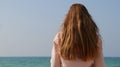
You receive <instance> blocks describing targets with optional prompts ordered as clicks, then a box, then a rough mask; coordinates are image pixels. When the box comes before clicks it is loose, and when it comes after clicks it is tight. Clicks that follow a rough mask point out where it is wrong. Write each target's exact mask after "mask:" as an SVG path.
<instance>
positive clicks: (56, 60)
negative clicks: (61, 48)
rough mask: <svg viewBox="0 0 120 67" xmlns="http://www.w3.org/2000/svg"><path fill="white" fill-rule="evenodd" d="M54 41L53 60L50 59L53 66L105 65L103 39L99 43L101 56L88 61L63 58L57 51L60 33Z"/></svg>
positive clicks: (102, 66)
mask: <svg viewBox="0 0 120 67" xmlns="http://www.w3.org/2000/svg"><path fill="white" fill-rule="evenodd" d="M53 42H54V44H53V48H52V54H51V60H50V62H51V67H105V64H104V58H103V53H102V43H101V40H100V41H99V43H98V45H99V47H100V48H101V49H100V51H99V56H98V57H97V58H96V59H95V60H91V61H87V62H85V61H82V60H80V59H77V60H75V61H70V60H65V59H63V58H62V57H60V56H59V54H58V53H57V48H58V47H57V46H58V34H57V35H56V36H55V38H54V40H53Z"/></svg>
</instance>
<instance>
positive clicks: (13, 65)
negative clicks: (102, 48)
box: [0, 57, 120, 67]
mask: <svg viewBox="0 0 120 67" xmlns="http://www.w3.org/2000/svg"><path fill="white" fill-rule="evenodd" d="M105 64H106V67H120V57H105ZM0 67H50V57H0Z"/></svg>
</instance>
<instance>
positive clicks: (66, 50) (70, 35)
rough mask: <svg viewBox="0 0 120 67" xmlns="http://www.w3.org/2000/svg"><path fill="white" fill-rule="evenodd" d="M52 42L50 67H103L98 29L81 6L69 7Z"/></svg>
mask: <svg viewBox="0 0 120 67" xmlns="http://www.w3.org/2000/svg"><path fill="white" fill-rule="evenodd" d="M53 42H54V45H53V49H52V57H51V67H91V66H94V67H104V59H103V53H102V41H101V38H100V34H99V29H98V27H97V25H96V24H95V22H94V21H93V19H92V17H91V15H90V14H89V12H88V11H87V9H86V7H85V6H84V5H82V4H73V5H72V6H71V7H70V10H69V11H68V13H67V15H66V18H65V20H64V22H63V24H62V27H61V30H60V32H59V33H58V34H57V35H56V37H55V39H54V41H53Z"/></svg>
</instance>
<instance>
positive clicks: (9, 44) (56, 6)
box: [0, 0, 120, 57]
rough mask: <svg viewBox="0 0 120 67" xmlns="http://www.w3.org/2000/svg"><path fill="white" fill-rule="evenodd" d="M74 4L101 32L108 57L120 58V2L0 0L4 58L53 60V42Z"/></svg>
mask: <svg viewBox="0 0 120 67" xmlns="http://www.w3.org/2000/svg"><path fill="white" fill-rule="evenodd" d="M74 3H82V4H84V5H85V6H86V8H87V9H88V11H89V13H90V14H91V16H92V17H93V19H94V21H95V22H96V24H97V25H98V27H99V29H100V34H101V36H102V39H103V54H104V56H105V57H120V30H119V29H120V26H119V25H120V13H119V12H120V9H119V6H120V4H119V3H120V0H99V1H98V0H91V1H90V0H51V1H50V0H0V56H4V57H5V56H50V55H51V49H52V45H53V38H54V36H55V34H56V33H57V32H58V30H59V28H60V25H61V24H62V22H63V20H64V18H65V15H66V14H67V12H68V10H69V8H70V6H71V5H72V4H74Z"/></svg>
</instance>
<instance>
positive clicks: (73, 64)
mask: <svg viewBox="0 0 120 67" xmlns="http://www.w3.org/2000/svg"><path fill="white" fill-rule="evenodd" d="M92 64H93V60H91V61H82V60H80V59H77V60H74V61H70V60H65V59H63V58H62V57H61V65H62V67H90V66H92Z"/></svg>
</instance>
